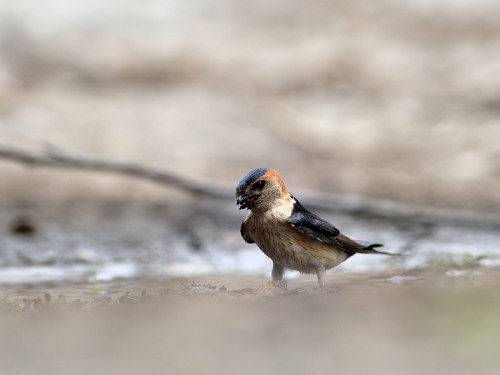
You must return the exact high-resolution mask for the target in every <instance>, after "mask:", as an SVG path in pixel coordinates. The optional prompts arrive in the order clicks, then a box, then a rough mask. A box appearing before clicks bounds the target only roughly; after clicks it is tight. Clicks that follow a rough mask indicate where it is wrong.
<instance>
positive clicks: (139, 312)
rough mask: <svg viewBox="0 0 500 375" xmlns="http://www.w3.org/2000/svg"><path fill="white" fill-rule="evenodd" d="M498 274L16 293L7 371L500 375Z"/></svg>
mask: <svg viewBox="0 0 500 375" xmlns="http://www.w3.org/2000/svg"><path fill="white" fill-rule="evenodd" d="M499 278H500V270H499V269H498V268H492V269H488V270H487V271H486V272H485V271H479V272H472V273H469V274H462V275H460V276H458V275H456V276H453V277H451V276H450V275H444V274H442V273H440V272H436V271H433V272H429V271H423V272H413V273H409V274H391V273H383V274H370V275H369V274H366V273H363V274H357V273H350V272H346V271H337V272H336V273H334V274H330V275H329V277H328V279H327V287H326V288H325V290H324V291H322V292H320V291H318V290H317V288H316V281H315V280H314V278H308V277H305V278H302V279H300V280H293V281H292V282H290V283H289V288H288V290H287V291H283V290H277V289H275V288H273V287H270V286H269V285H268V284H263V283H262V279H261V278H259V277H255V276H241V275H216V276H205V277H201V278H197V277H194V278H183V279H164V280H162V281H154V282H151V281H148V280H135V281H129V282H114V283H93V284H85V285H83V284H78V285H65V286H62V287H54V286H48V285H45V286H40V285H39V286H37V287H34V288H32V289H24V290H21V289H17V288H11V289H10V290H9V292H8V294H4V295H3V296H2V302H1V304H0V311H1V316H0V334H1V336H2V337H3V338H4V339H3V340H2V341H1V342H0V349H1V350H0V353H1V354H0V357H1V358H2V365H1V366H2V372H3V373H6V374H14V373H15V374H32V373H34V372H36V373H38V374H64V373H67V371H68V370H70V371H71V372H72V373H75V374H84V373H89V372H92V373H97V374H101V373H117V374H132V373H137V372H138V371H147V372H152V373H165V372H168V373H183V374H197V373H200V371H201V372H203V373H204V374H219V373H221V372H231V373H241V374H255V373H256V372H259V373H275V372H283V371H286V372H287V373H290V374H300V373H311V374H322V373H324V372H325V370H327V369H331V368H335V370H336V371H339V372H342V373H359V372H365V371H370V373H372V374H420V373H422V371H428V372H431V373H434V372H439V373H442V374H448V373H449V374H477V373H481V374H496V373H497V372H498V366H499V365H500V362H499V359H498V352H497V343H498V341H497V340H498V331H499V329H500V324H499V323H500V319H499V316H500V315H499V314H498V311H499V310H498V309H499V306H500V305H499V302H500V300H499V297H498V288H497V286H498V282H499V281H500V279H499Z"/></svg>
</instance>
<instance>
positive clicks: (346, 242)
mask: <svg viewBox="0 0 500 375" xmlns="http://www.w3.org/2000/svg"><path fill="white" fill-rule="evenodd" d="M288 222H289V223H290V225H291V226H292V227H294V228H295V229H296V230H297V231H299V232H300V233H302V234H305V235H306V236H309V237H311V238H314V239H315V240H317V241H321V242H324V243H327V244H331V245H334V246H335V247H337V248H338V249H341V250H344V251H345V252H348V253H352V254H353V253H380V254H386V253H383V252H379V251H377V250H375V249H374V248H376V247H380V246H382V245H380V244H372V243H369V242H364V241H360V242H357V241H355V240H352V239H350V238H349V237H347V236H344V235H343V234H342V233H340V231H339V230H338V229H337V228H336V227H335V226H334V225H332V224H330V223H329V222H327V221H326V220H323V219H322V218H320V217H319V216H318V215H316V214H313V213H312V212H310V211H308V210H307V209H306V208H304V206H302V205H301V204H300V202H299V201H298V200H296V199H295V203H294V206H293V210H292V214H291V215H290V217H289V218H288ZM391 255H392V254H391Z"/></svg>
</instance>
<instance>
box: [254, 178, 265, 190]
mask: <svg viewBox="0 0 500 375" xmlns="http://www.w3.org/2000/svg"><path fill="white" fill-rule="evenodd" d="M265 185H266V181H264V180H260V181H257V182H256V183H255V184H254V185H253V187H254V189H256V190H262V189H263V188H264V186H265Z"/></svg>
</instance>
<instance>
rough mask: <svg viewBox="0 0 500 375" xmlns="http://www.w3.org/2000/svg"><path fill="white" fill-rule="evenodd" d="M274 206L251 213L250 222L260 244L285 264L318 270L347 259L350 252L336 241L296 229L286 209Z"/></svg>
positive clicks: (291, 266) (267, 253)
mask: <svg viewBox="0 0 500 375" xmlns="http://www.w3.org/2000/svg"><path fill="white" fill-rule="evenodd" d="M283 211H284V210H272V211H268V212H266V213H263V214H250V215H249V217H248V218H247V221H246V225H247V230H248V231H249V234H250V236H251V237H252V238H253V240H254V241H255V243H256V244H257V246H258V247H259V248H260V249H261V250H262V251H263V252H264V253H265V254H266V255H267V256H268V257H269V258H271V259H272V260H273V261H275V262H276V263H278V264H280V265H282V266H283V267H285V268H289V269H294V270H297V271H300V272H303V273H315V272H316V270H317V268H318V266H319V265H322V266H323V267H325V269H329V268H333V267H335V266H337V265H338V264H340V263H342V262H343V261H344V260H345V259H347V257H348V256H347V254H346V253H345V252H343V251H339V250H337V248H335V247H334V246H333V245H330V244H326V243H322V242H319V241H317V240H314V239H312V238H310V237H308V236H306V235H303V234H302V233H300V232H298V231H297V230H295V229H294V228H293V227H292V226H291V225H290V224H289V223H288V222H287V218H288V216H289V215H287V213H286V211H285V212H283Z"/></svg>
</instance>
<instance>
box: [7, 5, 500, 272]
mask: <svg viewBox="0 0 500 375" xmlns="http://www.w3.org/2000/svg"><path fill="white" fill-rule="evenodd" d="M499 17H500V5H499V4H498V3H497V2H495V1H487V0H482V1H480V2H478V1H467V0H461V1H448V0H441V1H437V2H436V1H417V0H406V1H385V0H384V1H382V0H381V1H371V2H366V1H357V0H355V1H342V0H331V1H321V2H313V3H310V4H307V6H305V5H304V3H303V2H301V1H295V0H289V1H273V2H272V3H269V2H264V1H251V2H249V1H243V2H234V1H225V0H222V1H217V2H213V1H209V0H198V1H173V0H172V1H154V0H148V1H144V2H134V1H127V0H114V1H106V2H102V1H87V0H86V1H83V0H82V1H78V0H73V1H60V0H48V1H45V2H44V4H43V9H41V7H40V4H38V3H37V2H34V1H30V0H20V1H16V2H8V1H3V2H1V3H0V143H1V145H4V146H16V147H19V148H22V149H25V150H31V151H39V152H46V151H50V150H61V151H63V152H67V153H71V154H75V155H81V156H92V157H95V158H102V159H104V160H112V161H129V162H136V163H140V164H143V165H145V166H149V167H155V168H166V169H170V170H173V171H175V172H178V173H180V174H182V175H184V176H187V177H189V178H193V179H195V180H200V181H210V182H217V183H220V184H223V185H226V186H228V187H233V186H235V184H236V182H237V181H238V180H239V179H240V178H241V177H242V176H243V175H244V174H246V172H247V171H248V170H250V169H252V168H255V167H258V166H270V167H274V168H276V169H277V170H279V171H280V172H281V174H282V175H283V177H284V179H285V181H286V183H287V185H288V187H289V188H290V190H292V192H293V191H294V188H295V189H297V188H308V189H316V190H318V191H323V192H326V193H332V194H333V193H336V194H350V195H359V196H364V197H368V198H370V199H371V198H374V199H375V198H377V199H380V198H381V199H387V200H392V201H397V202H403V203H410V204H414V205H416V206H434V207H443V208H453V209H461V210H463V209H465V210H472V211H478V212H485V213H496V212H498V210H499V208H500V197H499V193H498V191H499V187H500V142H499V139H500V116H499V114H500V74H498V69H499V68H498V67H499V66H500V27H499V26H498V19H499ZM0 173H1V176H2V178H1V181H0V205H1V207H3V208H2V211H1V212H2V213H1V215H0V216H1V217H0V224H1V225H2V230H4V232H5V233H7V235H6V236H4V237H3V239H2V247H3V250H2V253H3V254H2V256H0V265H3V266H4V267H11V266H25V265H53V264H56V263H61V262H62V264H76V263H90V264H94V263H96V264H101V265H102V264H106V263H107V262H108V261H111V260H112V261H117V262H121V261H127V260H129V259H132V258H134V257H135V258H134V259H135V261H134V262H135V263H137V262H139V263H141V262H142V263H141V264H146V263H147V264H150V265H151V264H161V269H162V270H165V268H164V267H167V268H168V267H171V266H172V264H173V262H174V261H178V260H179V257H180V258H182V256H184V255H181V254H184V253H185V252H186V251H188V252H189V251H192V250H194V251H195V252H196V251H197V250H200V249H202V250H203V249H206V248H210V247H211V248H216V249H226V250H227V251H228V252H229V253H228V254H229V255H228V254H226V255H227V257H226V255H224V256H220V255H218V253H217V252H215V253H214V254H213V257H215V258H220V259H226V260H227V262H226V263H227V264H226V266H225V267H226V268H224V267H222V268H217V267H216V268H215V269H214V268H213V265H210V266H207V260H206V259H205V258H204V259H203V260H200V261H199V262H198V263H199V264H198V266H197V267H198V268H197V270H198V271H199V272H204V271H210V270H211V271H214V270H223V271H227V270H229V271H231V270H232V271H241V270H245V269H247V268H248V270H252V269H254V268H255V269H260V268H259V267H260V266H252V265H251V264H254V262H257V263H258V262H261V263H258V264H267V263H266V262H267V260H266V259H265V258H263V257H262V255H261V254H260V253H259V252H258V251H256V249H254V248H252V249H251V250H250V249H249V248H248V247H245V245H244V244H242V243H241V239H240V238H239V235H238V233H237V232H238V229H239V222H240V220H241V219H242V217H243V216H242V215H239V216H238V214H237V213H236V207H235V206H233V204H234V202H224V203H223V204H221V205H220V204H219V205H215V206H214V205H210V203H207V199H203V198H194V199H193V197H191V196H190V195H188V194H185V193H183V192H181V191H178V190H175V189H169V188H165V187H159V186H156V185H154V184H151V183H148V182H143V181H140V180H138V179H133V178H125V177H117V176H112V175H106V174H96V173H87V172H72V171H67V170H66V171H60V170H47V169H43V168H38V169H37V168H26V167H25V166H22V165H18V164H15V163H11V162H7V161H2V160H0ZM219 203H220V202H219ZM207 205H208V206H207ZM240 214H241V213H240ZM227 215H229V216H227ZM231 215H232V216H231ZM221 217H222V219H221ZM227 217H229V219H227ZM328 218H329V219H333V220H335V217H334V216H333V217H332V216H329V217H328ZM354 219H355V218H352V217H340V218H338V219H337V220H338V221H336V223H339V222H340V223H341V224H343V225H344V227H345V226H349V227H350V226H351V225H361V227H359V228H358V227H354V229H353V232H354V235H355V236H356V235H357V237H368V238H369V239H370V238H372V239H374V240H377V241H387V240H388V241H389V242H391V243H392V249H393V250H396V251H398V250H401V247H404V243H405V241H406V239H405V237H407V233H406V232H405V233H403V235H402V236H401V238H395V237H394V236H395V235H396V234H395V233H392V234H388V233H387V232H386V231H379V233H374V230H376V229H379V227H380V225H381V224H380V223H378V224H377V223H376V224H373V223H367V224H366V223H364V224H356V223H353V222H354V221H355V220H354ZM25 221H28V224H32V226H33V229H34V230H33V231H32V233H33V234H34V236H31V237H30V239H29V240H28V241H27V240H26V239H25V238H21V239H19V238H18V237H19V236H17V237H16V236H13V235H11V234H10V232H9V230H10V231H13V232H16V230H17V229H16V228H18V226H19V223H21V224H23V223H24V222H25ZM386 224H387V223H385V224H383V225H385V226H386V227H387V225H386ZM377 225H378V227H377ZM28 226H29V225H28ZM35 227H36V228H35ZM344 227H342V226H341V229H343V228H344ZM410 227H411V225H410ZM390 228H391V226H389V228H388V230H393V232H398V231H399V232H400V228H399V229H394V228H392V229H390ZM21 229H22V228H21ZM407 229H408V228H407ZM224 230H225V232H224ZM409 230H412V228H410V229H409ZM21 232H22V230H21ZM28 232H29V230H28ZM347 232H349V230H347ZM399 232H398V233H399ZM417 232H418V231H417ZM458 232H460V230H458ZM418 233H421V232H418ZM455 236H456V233H455V232H453V231H452V234H449V235H448V236H447V237H446V239H445V240H444V241H445V242H446V241H448V240H449V239H450V238H451V239H454V241H455V242H458V243H459V245H460V243H463V241H462V239H461V238H460V239H458V240H457V238H456V237H455ZM21 237H22V236H21ZM28 237H29V236H28ZM396 237H397V236H396ZM179 239H180V240H179ZM485 241H486V240H485ZM486 242H488V246H489V249H490V250H491V249H492V248H494V249H495V250H496V249H498V241H496V240H494V239H492V238H490V237H489V239H488V240H487V241H486ZM472 245H473V242H472ZM472 245H471V242H470V241H469V243H467V246H466V247H467V248H466V249H463V248H460V251H462V252H464V251H472V252H474V249H472V250H471V249H470V248H471V246H472ZM238 247H239V248H242V247H244V249H247V250H248V251H250V252H251V254H256V256H258V257H259V258H258V259H254V258H252V259H253V260H252V261H249V260H247V258H245V256H246V255H245V256H243V258H241V259H240V261H238V262H237V264H238V265H235V264H236V263H234V262H236V261H234V260H232V259H233V258H231V256H233V255H234V254H235V253H236V254H240V255H241V254H247V253H245V252H243V253H241V252H234V249H235V248H238ZM139 249H140V250H139ZM176 249H177V250H176ZM438 250H439V249H438ZM481 251H482V250H479V251H476V253H477V254H480V253H481ZM250 252H249V253H248V254H250ZM172 254H174V255H172ZM249 256H250V255H249ZM190 259H191V260H192V258H190ZM188 263H189V262H188ZM191 263H192V262H191ZM195 263H196V262H195ZM208 263H210V261H208ZM120 264H121V263H120ZM176 264H177V263H176ZM228 264H229V265H228ZM231 264H232V266H230V265H231ZM248 264H250V265H249V266H248ZM177 265H178V266H179V267H180V268H175V267H174V268H175V269H176V270H177V271H179V272H180V270H182V269H183V268H182V267H184V266H185V264H184V263H182V262H181V263H180V264H177ZM176 267H177V266H176ZM207 267H208V268H207ZM210 267H212V268H210ZM231 267H232V268H231ZM168 269H169V271H172V269H170V268H168ZM266 270H267V268H266ZM191 271H192V272H195V271H193V270H192V269H190V271H189V272H191ZM85 272H87V271H85ZM120 272H123V273H124V275H125V274H127V272H128V271H127V268H126V267H125V269H124V270H122V271H120ZM162 272H163V271H162ZM189 272H188V273H189ZM266 272H267V271H266Z"/></svg>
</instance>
